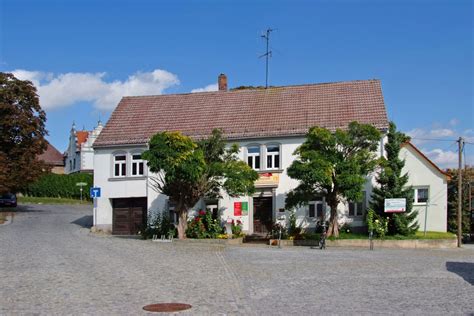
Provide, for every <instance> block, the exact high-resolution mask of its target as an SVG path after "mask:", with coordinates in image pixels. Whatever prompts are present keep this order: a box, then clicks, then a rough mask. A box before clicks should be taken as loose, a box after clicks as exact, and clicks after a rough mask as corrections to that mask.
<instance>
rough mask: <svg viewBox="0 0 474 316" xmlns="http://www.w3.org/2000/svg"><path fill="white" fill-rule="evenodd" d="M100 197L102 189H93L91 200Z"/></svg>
mask: <svg viewBox="0 0 474 316" xmlns="http://www.w3.org/2000/svg"><path fill="white" fill-rule="evenodd" d="M99 197H100V188H91V198H99Z"/></svg>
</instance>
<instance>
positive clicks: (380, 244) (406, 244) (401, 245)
mask: <svg viewBox="0 0 474 316" xmlns="http://www.w3.org/2000/svg"><path fill="white" fill-rule="evenodd" d="M318 244H319V241H318V240H282V241H281V246H284V247H293V246H313V247H317V246H318ZM270 245H278V240H277V239H270ZM326 245H327V246H328V247H361V248H369V246H370V244H369V240H367V239H342V240H326ZM374 247H375V248H396V249H447V248H457V240H456V239H410V240H374Z"/></svg>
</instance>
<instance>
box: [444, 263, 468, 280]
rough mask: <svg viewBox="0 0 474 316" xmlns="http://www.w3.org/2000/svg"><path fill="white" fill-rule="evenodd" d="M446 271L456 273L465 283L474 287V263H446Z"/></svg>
mask: <svg viewBox="0 0 474 316" xmlns="http://www.w3.org/2000/svg"><path fill="white" fill-rule="evenodd" d="M446 269H447V270H448V271H449V272H453V273H456V274H457V275H459V276H460V277H461V278H463V279H464V281H466V282H469V283H470V284H471V285H474V263H473V262H450V261H448V262H446Z"/></svg>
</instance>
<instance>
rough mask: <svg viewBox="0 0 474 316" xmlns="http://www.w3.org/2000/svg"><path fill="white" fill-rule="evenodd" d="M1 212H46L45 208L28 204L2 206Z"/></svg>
mask: <svg viewBox="0 0 474 316" xmlns="http://www.w3.org/2000/svg"><path fill="white" fill-rule="evenodd" d="M0 212H13V213H41V212H46V211H45V210H42V209H38V208H33V207H32V206H30V205H28V204H22V205H18V206H17V207H0Z"/></svg>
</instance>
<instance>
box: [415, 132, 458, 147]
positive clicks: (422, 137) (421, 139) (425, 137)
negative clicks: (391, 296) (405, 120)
mask: <svg viewBox="0 0 474 316" xmlns="http://www.w3.org/2000/svg"><path fill="white" fill-rule="evenodd" d="M406 134H407V135H408V136H410V137H411V138H412V140H411V142H412V143H413V144H415V145H420V144H424V143H427V142H429V140H430V139H436V138H444V137H452V136H455V135H456V132H455V131H454V130H452V129H449V128H438V129H432V130H425V129H422V128H414V129H412V130H410V131H408V132H406Z"/></svg>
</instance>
